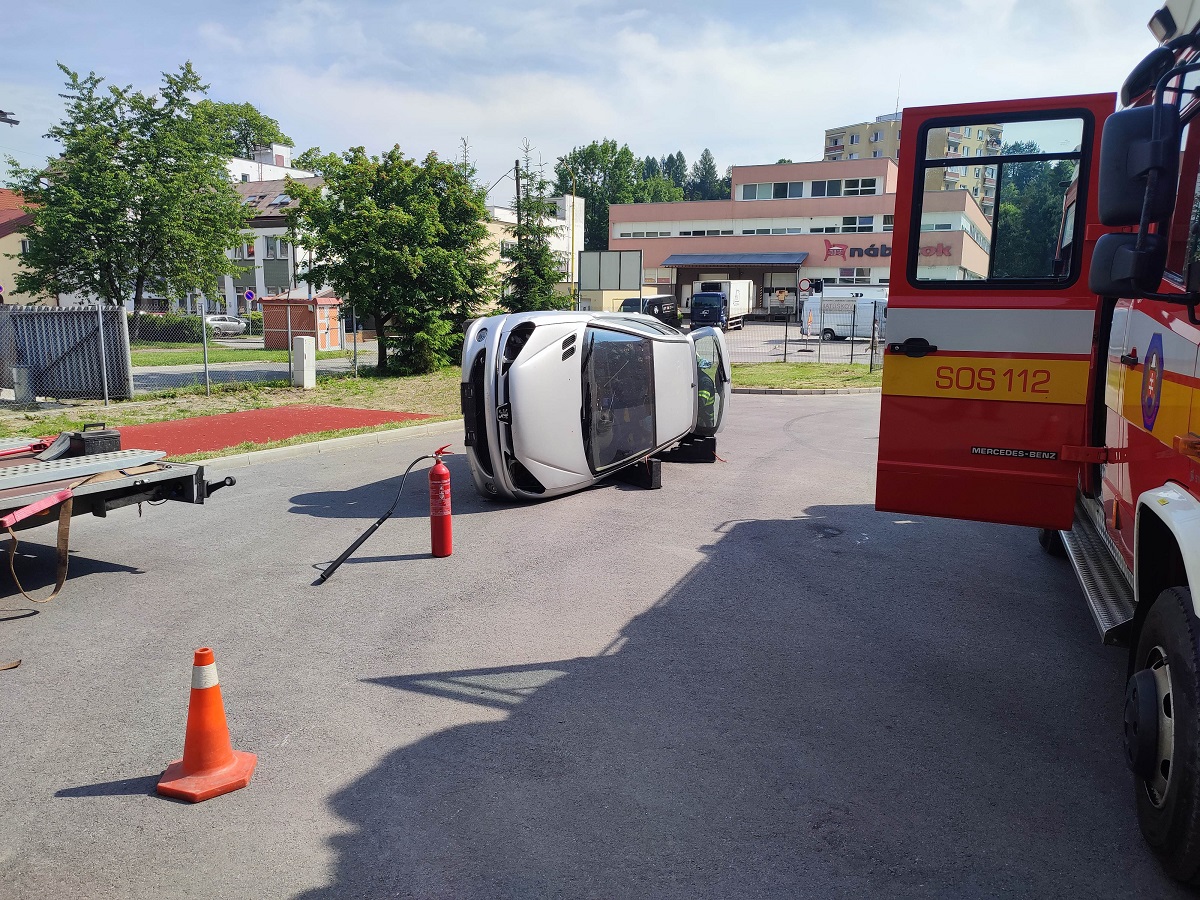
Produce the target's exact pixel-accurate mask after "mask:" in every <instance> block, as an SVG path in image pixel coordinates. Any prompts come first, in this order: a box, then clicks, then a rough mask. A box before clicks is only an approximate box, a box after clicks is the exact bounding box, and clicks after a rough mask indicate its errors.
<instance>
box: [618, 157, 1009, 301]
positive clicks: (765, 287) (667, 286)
mask: <svg viewBox="0 0 1200 900" xmlns="http://www.w3.org/2000/svg"><path fill="white" fill-rule="evenodd" d="M896 177H897V167H896V163H895V161H894V160H892V159H890V158H887V157H877V158H874V159H857V160H841V161H824V160H822V161H817V162H805V163H783V164H777V165H764V166H736V167H734V169H733V191H732V197H731V199H729V200H693V201H683V202H677V203H633V204H614V205H613V206H611V207H610V208H609V221H610V232H609V243H608V248H609V249H610V250H641V251H642V259H643V281H644V288H643V290H644V292H647V293H654V294H674V295H675V296H676V297H677V298H678V299H679V300H680V301H681V303H682V304H683V305H684V307H685V308H686V307H687V305H688V301H689V300H690V298H691V285H692V282H694V281H699V280H718V279H751V280H753V281H754V283H755V285H756V287H757V289H758V290H757V301H756V308H755V310H754V312H755V314H759V315H763V314H770V313H771V312H772V307H773V306H775V305H779V306H791V305H792V304H794V303H795V300H796V294H797V287H798V286H799V284H800V282H801V280H802V279H806V278H807V279H809V280H810V281H811V280H814V279H818V278H819V279H822V280H823V281H824V282H825V283H827V284H835V285H866V284H887V283H888V282H889V279H890V276H891V272H890V267H891V255H892V248H893V245H892V238H891V232H892V226H893V214H894V211H895V204H896ZM939 193H941V194H943V195H944V196H939V197H937V198H936V199H934V200H927V202H926V204H925V214H924V216H923V218H922V222H921V237H920V239H919V248H920V249H919V253H920V266H921V267H922V269H923V270H924V271H925V273H926V274H927V275H928V276H929V277H936V278H950V279H956V280H962V279H971V278H981V277H983V276H984V275H985V274H986V272H987V265H988V262H987V261H988V254H989V252H990V246H989V235H990V234H991V226H990V224H989V222H988V220H987V218H986V216H985V215H984V213H983V210H982V208H981V206H980V204H978V203H977V202H976V201H975V199H974V197H973V196H972V195H971V193H970V192H968V191H961V190H957V191H945V190H939ZM780 291H782V292H783V294H782V295H780V294H779V292H780ZM764 298H765V299H764Z"/></svg>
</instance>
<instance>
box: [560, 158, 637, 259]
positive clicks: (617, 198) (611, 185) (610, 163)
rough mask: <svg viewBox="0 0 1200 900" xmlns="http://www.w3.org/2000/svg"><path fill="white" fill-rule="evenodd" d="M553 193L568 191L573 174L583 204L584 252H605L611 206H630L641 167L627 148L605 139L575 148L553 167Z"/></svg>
mask: <svg viewBox="0 0 1200 900" xmlns="http://www.w3.org/2000/svg"><path fill="white" fill-rule="evenodd" d="M554 171H555V174H556V176H557V180H556V182H555V185H554V189H555V191H557V192H558V193H560V194H565V193H568V192H569V191H570V190H571V181H572V177H571V176H572V172H574V176H575V177H574V181H575V187H576V194H577V195H578V196H580V197H583V198H584V199H585V201H586V206H585V208H584V226H583V249H585V250H607V249H608V207H609V205H610V204H612V203H632V202H633V199H634V193H635V189H636V186H637V183H638V181H639V180H640V179H639V177H638V176H639V175H640V173H641V163H640V162H639V161H638V160H637V159H636V158H635V157H634V155H633V152H632V151H631V150H630V149H629V146H628V145H626V144H622V145H621V146H620V147H618V146H617V142H616V141H613V140H608V139H605V140H603V141H592V143H590V144H588V145H587V146H586V147H576V148H575V149H574V150H572V151H571V152H570V153H568V154H567V155H566V156H563V157H560V158H559V160H558V163H557V164H556V165H555V167H554Z"/></svg>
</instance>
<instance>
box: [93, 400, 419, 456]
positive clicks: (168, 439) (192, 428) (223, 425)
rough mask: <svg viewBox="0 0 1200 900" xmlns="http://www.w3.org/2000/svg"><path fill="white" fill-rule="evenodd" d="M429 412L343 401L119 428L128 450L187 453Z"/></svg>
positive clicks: (384, 421)
mask: <svg viewBox="0 0 1200 900" xmlns="http://www.w3.org/2000/svg"><path fill="white" fill-rule="evenodd" d="M428 418H429V416H427V415H425V414H424V413H406V412H389V411H387V410H380V409H353V408H347V407H343V406H276V407H272V408H270V409H250V410H246V411H245V412H235V413H221V414H220V415H216V416H196V417H194V418H191V419H179V420H177V421H174V422H157V423H155V424H153V425H127V426H125V427H123V428H118V429H117V430H118V431H120V432H121V446H122V447H123V448H124V449H126V450H131V449H138V450H165V451H166V452H167V455H168V456H183V455H184V454H186V453H202V452H209V451H213V450H224V449H225V448H227V447H236V446H237V445H238V444H242V443H245V442H246V441H253V442H254V443H256V444H263V443H266V442H268V441H281V440H284V439H285V438H290V437H295V436H296V435H298V434H312V433H314V432H318V431H333V430H334V429H338V428H364V427H367V426H370V425H383V424H385V423H387V422H407V421H409V420H411V419H428Z"/></svg>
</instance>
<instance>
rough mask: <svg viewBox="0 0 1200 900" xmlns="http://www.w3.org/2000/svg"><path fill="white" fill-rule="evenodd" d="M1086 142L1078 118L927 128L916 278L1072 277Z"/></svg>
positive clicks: (914, 252)
mask: <svg viewBox="0 0 1200 900" xmlns="http://www.w3.org/2000/svg"><path fill="white" fill-rule="evenodd" d="M981 134H982V135H983V137H982V138H981V137H979V135H981ZM1083 137H1084V122H1083V120H1082V119H1080V118H1056V119H1047V120H1038V121H1020V122H1003V121H998V122H988V123H966V122H964V123H962V124H951V125H944V126H942V127H936V128H929V127H927V128H925V129H923V138H922V142H923V144H924V146H925V162H924V164H923V167H922V175H921V178H922V184H923V187H924V190H923V192H922V193H921V194H920V195H919V201H918V203H919V206H918V210H917V213H918V219H917V222H916V223H914V224H916V225H917V226H918V227H917V228H914V229H913V231H914V235H913V239H914V245H913V246H912V247H911V248H910V254H911V258H912V259H913V261H914V265H912V266H911V267H910V271H912V272H913V273H914V277H915V278H916V280H918V281H980V282H997V281H1028V280H1053V281H1063V280H1066V279H1069V278H1073V277H1074V276H1075V275H1076V274H1077V273H1076V272H1074V271H1073V267H1074V266H1075V265H1076V264H1077V263H1076V258H1077V254H1076V253H1075V252H1074V250H1075V247H1074V241H1073V236H1074V234H1075V233H1076V230H1077V223H1076V221H1075V219H1076V217H1077V215H1078V209H1077V207H1078V204H1077V203H1076V193H1077V190H1078V184H1077V177H1078V168H1079V162H1080V159H1081V153H1080V148H1081V146H1082V143H1083ZM968 159H969V163H968Z"/></svg>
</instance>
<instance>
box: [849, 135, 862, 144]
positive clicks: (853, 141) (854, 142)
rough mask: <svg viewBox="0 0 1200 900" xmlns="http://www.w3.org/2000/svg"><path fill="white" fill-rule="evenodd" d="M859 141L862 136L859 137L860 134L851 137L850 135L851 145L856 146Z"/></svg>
mask: <svg viewBox="0 0 1200 900" xmlns="http://www.w3.org/2000/svg"><path fill="white" fill-rule="evenodd" d="M861 140H862V135H861V134H852V135H850V143H852V144H857V143H858V142H859V141H861Z"/></svg>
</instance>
